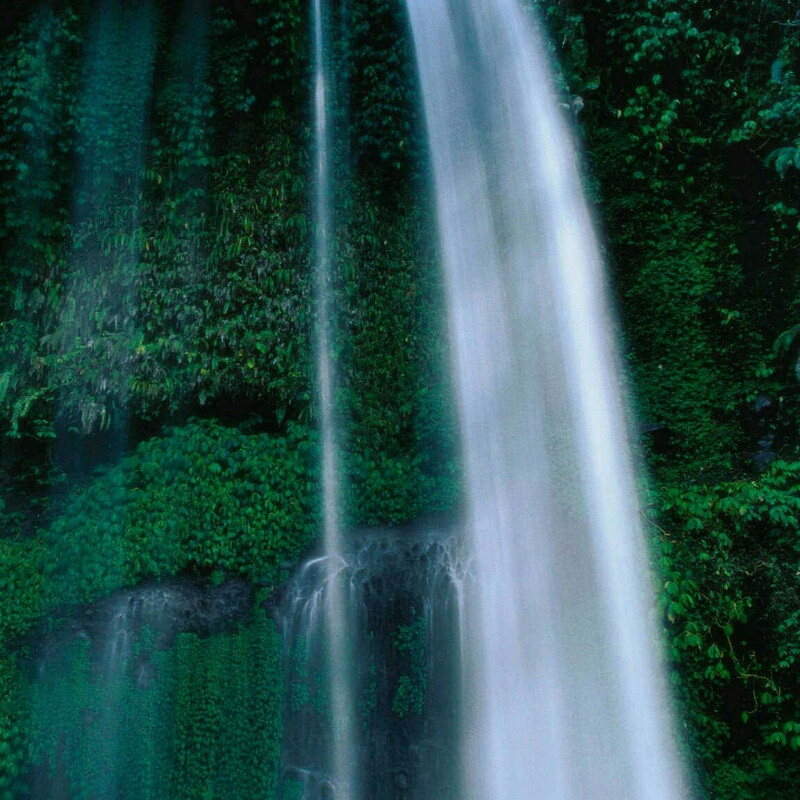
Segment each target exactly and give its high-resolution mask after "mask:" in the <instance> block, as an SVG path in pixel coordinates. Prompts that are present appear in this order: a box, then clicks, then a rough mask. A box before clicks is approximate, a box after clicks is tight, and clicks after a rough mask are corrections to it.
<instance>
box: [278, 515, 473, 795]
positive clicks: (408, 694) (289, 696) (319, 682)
mask: <svg viewBox="0 0 800 800" xmlns="http://www.w3.org/2000/svg"><path fill="white" fill-rule="evenodd" d="M459 539H460V537H454V536H453V535H452V533H449V532H447V531H444V532H441V531H437V530H431V529H428V530H424V531H420V532H410V531H402V532H401V531H373V532H369V533H366V534H361V535H357V536H353V537H352V538H351V543H350V548H349V550H348V551H347V552H345V553H344V554H342V558H343V560H342V562H341V564H342V566H341V570H340V572H339V573H338V574H337V575H336V576H334V577H332V576H331V573H330V570H329V568H328V566H327V564H326V561H327V558H326V557H320V558H315V559H311V560H310V561H308V562H307V563H306V564H304V565H303V566H302V567H301V569H300V570H299V571H298V573H297V576H296V578H295V579H294V580H293V581H292V583H291V584H290V585H289V587H288V589H287V593H286V596H285V598H284V603H283V610H282V613H281V621H282V634H283V642H284V681H285V700H284V731H285V733H284V742H283V755H282V759H281V761H282V770H281V773H282V777H281V780H282V789H281V794H280V796H281V797H287V798H288V797H296V798H302V800H330V799H331V798H333V797H336V798H347V800H352V798H354V797H363V798H369V800H394V799H395V798H398V797H404V798H407V799H408V800H429V799H430V798H438V800H458V798H459V797H460V796H461V794H460V791H459V779H458V752H459V730H460V725H459V704H460V702H459V701H460V692H459V688H458V687H459V684H458V681H457V680H454V676H457V675H458V674H459V673H460V657H461V656H460V648H459V646H458V645H459V641H460V635H459V630H460V625H461V617H462V607H461V598H462V597H463V573H464V569H463V565H462V562H461V560H460V557H459V553H460V550H461V546H460V541H459ZM341 585H345V586H346V587H347V592H346V596H345V598H344V599H345V603H344V611H345V613H346V614H347V624H348V627H349V628H350V629H351V630H353V631H357V632H358V636H357V642H356V643H355V644H354V658H353V662H352V663H353V671H352V674H351V678H352V681H351V687H352V691H353V697H354V699H355V700H356V705H355V710H356V711H357V719H358V723H359V727H360V729H363V730H364V732H365V735H364V736H362V737H359V741H358V747H357V748H356V750H355V751H353V752H351V753H350V758H351V759H352V760H353V761H357V762H358V764H359V770H358V775H359V784H358V786H357V787H355V788H354V789H353V788H352V787H351V794H344V793H342V792H341V791H338V789H339V787H338V786H337V785H336V782H335V776H332V775H331V770H330V764H331V763H332V761H333V759H334V758H335V753H333V752H331V751H332V750H333V749H334V748H335V746H336V745H335V740H334V739H333V738H332V736H331V730H330V727H331V720H330V713H331V704H330V703H329V702H328V699H327V691H328V686H327V685H326V682H325V681H324V679H322V676H324V674H325V672H326V669H327V664H326V662H327V658H328V655H327V653H326V651H325V642H326V631H327V620H326V618H325V617H326V608H327V607H328V604H329V598H328V597H327V595H328V594H329V593H330V592H331V591H336V590H337V586H341ZM355 792H357V793H358V794H355Z"/></svg>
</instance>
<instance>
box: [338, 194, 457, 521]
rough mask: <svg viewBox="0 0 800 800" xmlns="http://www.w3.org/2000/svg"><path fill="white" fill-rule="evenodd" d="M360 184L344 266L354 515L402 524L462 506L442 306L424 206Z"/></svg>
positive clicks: (346, 239)
mask: <svg viewBox="0 0 800 800" xmlns="http://www.w3.org/2000/svg"><path fill="white" fill-rule="evenodd" d="M383 202H385V199H383V198H381V197H380V196H379V195H377V194H376V193H375V192H374V190H371V189H370V187H369V186H368V185H364V184H359V185H357V187H356V192H355V193H354V200H353V210H352V212H351V214H350V216H349V219H348V222H349V225H348V228H347V231H346V233H345V234H344V235H343V236H342V242H341V245H340V246H341V249H340V252H339V259H338V263H339V265H340V269H341V272H342V275H341V280H342V284H343V290H342V294H343V301H342V303H343V306H344V307H346V308H347V309H349V313H348V314H347V315H346V317H345V319H344V320H343V322H344V325H343V327H344V329H345V330H344V333H343V335H342V338H343V339H344V340H345V345H344V346H343V347H342V351H343V352H342V356H341V361H342V362H343V363H344V364H345V365H346V374H345V381H344V383H345V386H346V387H347V392H346V393H345V394H344V397H343V400H344V402H343V404H342V405H343V409H342V417H343V418H344V419H346V420H348V422H349V425H350V427H351V432H350V435H349V438H348V443H347V447H348V450H349V453H348V458H347V460H346V464H347V469H348V478H349V479H348V482H347V483H348V485H349V486H350V487H351V494H350V496H349V497H348V498H347V502H348V506H349V508H348V515H347V516H348V519H351V520H353V521H355V522H356V523H359V524H367V525H381V524H402V523H405V522H408V521H410V520H412V519H414V518H415V517H417V516H419V515H420V514H421V513H424V512H426V511H435V510H448V509H451V508H453V506H454V505H455V504H456V503H457V502H458V493H459V485H460V484H459V476H458V469H457V466H456V454H455V449H456V447H455V439H456V433H455V430H454V426H455V415H454V413H453V401H452V393H451V386H450V383H449V380H448V379H447V378H446V377H445V376H446V375H447V371H448V353H447V349H446V344H445V342H446V331H445V330H444V329H443V328H444V325H443V319H442V315H441V313H440V311H439V308H440V307H441V306H440V304H441V303H443V302H444V300H443V297H442V289H441V286H440V276H439V275H438V273H437V270H436V262H435V256H434V253H433V252H431V250H430V244H427V245H426V242H427V243H430V242H432V241H433V238H432V237H433V236H434V233H433V231H432V230H431V228H430V225H429V223H428V222H427V218H426V212H425V207H424V206H422V205H421V204H418V203H407V204H406V207H405V208H403V209H401V208H392V209H391V210H387V209H385V208H383V207H382V203H383Z"/></svg>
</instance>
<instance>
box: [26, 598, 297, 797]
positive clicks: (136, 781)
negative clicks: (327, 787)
mask: <svg viewBox="0 0 800 800" xmlns="http://www.w3.org/2000/svg"><path fill="white" fill-rule="evenodd" d="M99 658H102V656H101V655H100V654H97V653H94V652H92V651H91V649H90V647H89V644H88V643H87V642H86V641H85V640H81V639H75V640H73V642H72V644H71V645H70V646H69V647H67V648H65V649H63V650H62V652H61V653H60V654H59V656H58V660H59V663H57V664H56V663H50V664H48V665H47V667H46V672H45V674H44V677H43V678H42V679H41V680H40V681H38V682H37V685H36V688H35V699H34V705H33V709H34V710H33V719H32V731H33V734H32V738H33V743H32V749H33V760H34V763H39V764H41V765H42V769H43V770H44V774H45V775H46V776H47V777H40V778H39V780H40V781H46V780H54V779H55V775H56V774H58V771H59V769H62V770H63V772H64V773H66V776H67V778H68V781H69V784H70V787H71V789H72V792H73V793H74V796H75V797H79V798H84V797H85V798H89V797H91V798H95V800H104V799H105V798H109V800H110V798H112V797H113V798H115V800H139V799H140V798H141V799H142V800H144V798H150V800H156V799H159V800H160V799H161V798H163V800H202V799H203V798H211V797H213V798H217V800H239V798H242V797H262V798H272V797H274V796H275V792H276V788H277V779H278V761H279V758H280V738H281V698H282V681H281V642H280V636H279V635H278V633H277V631H276V630H275V626H274V624H273V623H272V622H271V621H270V620H269V619H268V618H267V616H266V612H265V611H264V610H263V609H257V610H255V611H254V613H253V619H252V620H251V622H250V624H249V625H248V626H246V627H244V628H243V629H242V630H240V631H238V632H235V633H228V634H221V635H217V636H212V637H210V638H207V639H200V638H198V637H197V636H195V635H192V634H181V635H179V636H178V637H177V640H176V642H175V643H174V645H173V646H172V647H170V648H169V649H156V648H154V646H153V637H152V636H151V635H150V636H148V631H147V629H144V630H143V631H142V635H141V637H140V638H139V639H138V641H136V642H135V644H134V648H133V651H132V652H131V655H130V657H129V658H127V659H124V660H123V661H122V662H121V663H115V662H109V661H106V662H102V661H101V664H103V663H104V665H103V666H98V664H97V661H98V659H99ZM39 788H41V787H39Z"/></svg>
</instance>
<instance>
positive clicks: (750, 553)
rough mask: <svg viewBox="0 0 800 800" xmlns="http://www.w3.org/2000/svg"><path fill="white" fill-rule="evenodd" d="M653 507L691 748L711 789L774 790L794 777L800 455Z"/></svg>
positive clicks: (738, 793) (670, 492) (799, 698)
mask: <svg viewBox="0 0 800 800" xmlns="http://www.w3.org/2000/svg"><path fill="white" fill-rule="evenodd" d="M658 510H659V518H660V520H661V523H662V525H663V526H664V527H663V529H662V531H661V536H660V552H661V555H660V560H661V568H662V574H663V585H662V590H661V593H660V598H661V607H662V609H663V612H664V616H665V622H666V624H667V629H668V631H669V641H670V657H671V659H672V661H673V663H675V664H676V667H677V669H676V672H675V673H674V675H673V679H674V682H675V685H676V687H677V690H678V693H679V697H680V698H681V699H682V700H683V703H684V712H685V714H686V717H687V719H688V720H689V721H691V723H692V726H693V731H694V742H693V747H692V750H693V752H695V753H696V754H697V756H698V757H699V758H700V759H701V760H702V761H703V762H704V766H705V768H706V769H707V770H708V774H709V775H710V778H711V781H712V783H713V784H714V785H716V784H717V782H719V783H720V785H721V786H722V785H726V786H727V787H728V788H727V789H725V790H724V792H723V793H722V794H721V795H720V796H726V797H728V796H729V797H736V798H743V797H750V796H753V797H772V796H779V794H780V792H782V791H790V787H791V786H793V785H795V784H796V781H797V780H798V777H800V776H799V775H798V772H797V756H796V751H797V750H798V749H800V731H798V730H796V720H797V719H798V718H799V717H800V693H798V685H797V674H798V672H797V668H798V664H800V578H799V576H800V573H798V571H797V565H798V564H800V464H798V463H792V464H788V463H785V462H777V463H775V464H774V465H773V466H772V467H771V468H770V470H769V471H768V472H767V473H765V474H764V475H763V476H762V477H761V478H760V479H759V480H757V481H747V480H739V481H734V482H730V483H722V484H718V485H715V486H696V487H693V488H691V489H686V488H677V487H673V488H669V489H666V490H664V491H663V492H661V493H660V495H659V497H658ZM737 776H738V777H737ZM720 791H722V790H720ZM750 791H752V792H753V794H748V792H750ZM773 793H775V794H773Z"/></svg>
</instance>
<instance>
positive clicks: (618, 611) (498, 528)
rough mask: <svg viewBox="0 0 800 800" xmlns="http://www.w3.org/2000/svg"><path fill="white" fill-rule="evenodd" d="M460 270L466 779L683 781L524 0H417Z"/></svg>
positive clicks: (604, 322)
mask: <svg viewBox="0 0 800 800" xmlns="http://www.w3.org/2000/svg"><path fill="white" fill-rule="evenodd" d="M407 3H408V10H409V14H410V18H411V24H412V29H413V36H414V44H415V48H416V55H417V62H418V67H419V71H420V78H421V85H422V93H423V101H424V109H425V115H426V120H427V128H428V135H429V142H430V151H431V159H432V164H433V170H434V179H435V188H436V199H437V209H438V216H439V228H440V243H441V253H442V259H443V263H444V269H445V273H446V284H447V296H448V306H449V308H448V311H449V320H450V327H451V339H452V347H453V352H454V361H455V369H456V373H457V380H456V383H457V390H458V396H459V406H460V408H459V411H460V425H461V432H462V447H463V455H464V464H465V473H466V478H465V480H466V486H467V501H468V510H467V511H468V527H469V535H470V537H471V538H470V544H469V547H470V549H471V550H472V551H473V554H474V563H475V576H474V577H475V586H476V590H475V592H474V593H473V596H472V597H471V598H468V604H467V613H466V623H467V629H466V632H465V652H466V654H467V656H468V663H467V664H466V673H465V678H464V680H465V687H464V698H465V703H466V708H465V715H466V722H465V724H466V732H465V737H466V742H467V743H466V745H465V753H464V755H463V763H464V765H465V768H464V771H465V774H464V781H465V795H466V796H467V797H469V798H476V800H477V799H478V798H480V800H531V798H534V799H535V800H572V799H573V798H574V800H586V798H591V800H603V799H605V798H607V799H608V800H623V799H625V798H630V800H676V798H680V797H683V796H685V789H684V786H683V779H682V774H681V769H680V766H679V759H678V758H677V756H676V748H675V745H674V743H673V741H672V735H671V731H670V727H671V726H670V724H669V721H668V711H667V703H666V701H665V698H664V696H663V692H662V688H661V680H660V676H659V674H658V673H659V670H658V667H657V658H656V656H655V654H654V648H653V646H652V640H653V639H652V636H653V632H652V631H651V629H650V626H649V625H648V624H647V621H646V617H647V608H648V599H649V597H648V594H647V580H646V577H645V574H646V561H645V557H644V552H643V550H644V548H643V536H642V531H641V530H640V523H639V509H638V507H637V501H636V492H635V487H634V477H633V471H632V468H631V464H630V455H629V446H628V443H627V441H626V431H625V422H624V413H623V407H622V405H623V404H622V402H621V400H620V390H619V380H618V375H617V372H616V369H615V366H614V362H615V356H614V347H613V343H612V338H613V337H612V332H611V330H610V324H609V315H608V312H607V310H606V300H605V297H604V286H603V275H602V264H601V261H600V257H599V253H598V246H597V242H596V240H595V236H594V233H593V231H592V224H591V219H590V215H589V213H588V212H587V207H586V203H585V200H584V197H583V193H582V189H581V183H580V178H579V173H578V168H577V165H576V159H575V154H574V152H573V150H572V148H571V145H570V135H569V131H568V127H567V125H566V124H565V122H564V120H563V119H562V118H561V113H560V111H559V108H558V103H557V100H556V98H555V97H554V93H553V90H552V88H551V85H552V81H551V78H550V75H549V69H548V65H547V63H546V57H545V55H544V53H545V48H544V45H543V44H542V42H541V41H540V40H539V39H538V37H537V36H536V34H535V31H534V29H533V25H532V20H530V19H527V18H526V16H525V14H524V13H523V11H522V10H521V8H520V6H519V3H518V2H517V0H407Z"/></svg>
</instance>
